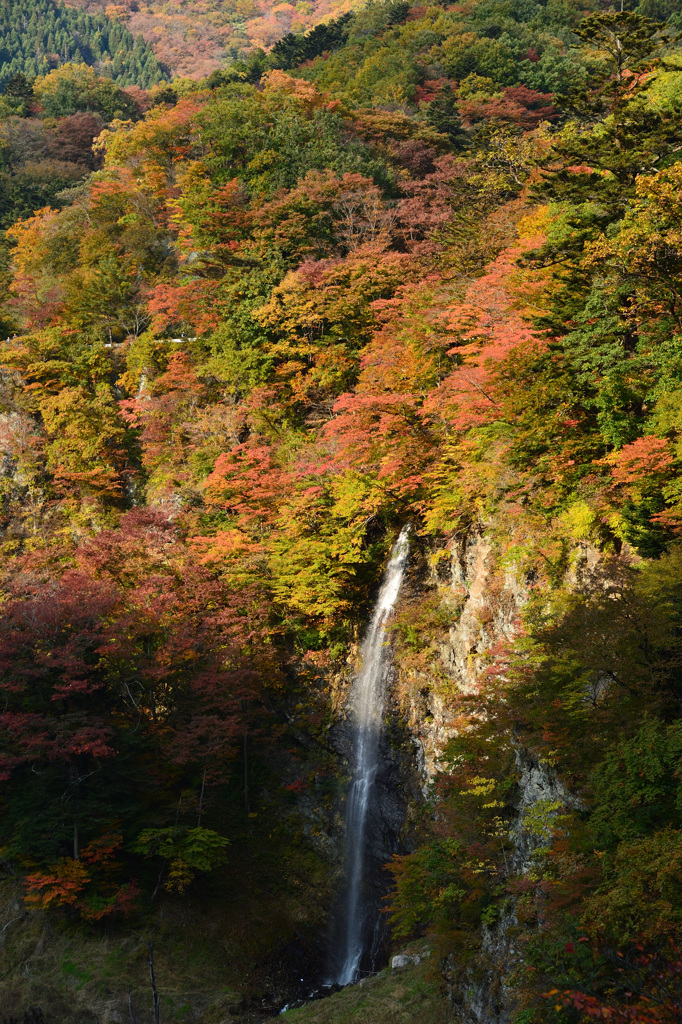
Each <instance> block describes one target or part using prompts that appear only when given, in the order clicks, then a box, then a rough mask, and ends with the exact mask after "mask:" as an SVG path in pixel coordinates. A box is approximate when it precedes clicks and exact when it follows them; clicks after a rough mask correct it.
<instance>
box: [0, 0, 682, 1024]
mask: <svg viewBox="0 0 682 1024" xmlns="http://www.w3.org/2000/svg"><path fill="white" fill-rule="evenodd" d="M662 13H663V14H664V15H666V14H668V15H670V19H671V20H670V23H669V24H668V25H667V26H666V25H662V24H658V23H655V22H652V21H650V20H649V19H648V18H647V17H646V16H645V14H644V13H636V12H628V11H623V12H621V11H613V12H609V11H606V12H604V11H596V12H594V13H592V14H588V15H587V16H583V15H584V11H583V10H582V8H580V10H578V8H576V7H575V6H574V5H571V4H556V5H555V4H548V5H547V6H546V7H545V6H543V5H538V4H531V3H527V4H526V3H523V4H512V5H510V4H508V3H506V2H505V3H500V4H498V3H491V4H486V5H471V6H467V7H464V6H462V7H459V6H458V7H457V8H456V9H455V8H441V7H438V8H428V9H424V8H421V7H407V6H406V5H397V4H395V3H388V4H377V5H373V6H372V7H370V8H368V9H367V10H365V11H359V12H357V13H356V14H355V15H354V17H353V19H352V20H349V21H347V22H344V23H343V25H342V30H343V33H344V35H345V38H344V39H343V40H341V42H340V43H339V45H340V46H341V45H342V48H341V49H340V50H339V53H338V55H335V54H332V55H331V56H330V55H328V54H327V55H325V54H324V53H322V54H320V55H318V56H317V57H316V58H315V59H313V60H312V61H310V60H306V61H305V62H304V65H303V66H301V67H300V68H299V69H297V70H293V69H292V68H291V67H290V73H289V74H286V73H284V72H283V71H282V70H277V69H274V70H273V68H272V65H271V64H270V65H268V62H267V60H266V58H265V57H264V56H263V55H259V54H256V55H255V57H252V58H251V59H250V60H247V61H245V62H244V63H243V64H242V65H241V66H237V67H233V68H230V69H225V70H223V71H221V72H218V73H214V74H212V75H211V76H210V77H209V78H208V79H207V80H205V81H201V82H197V83H193V82H187V81H185V82H181V83H178V84H177V85H176V87H174V88H172V89H167V90H163V91H159V92H158V93H157V94H155V95H154V96H153V97H151V100H152V101H153V106H152V107H151V108H150V109H148V110H147V111H146V112H145V113H144V116H142V114H141V113H138V115H137V119H135V118H125V119H121V118H114V119H113V120H109V124H108V127H106V128H105V130H104V131H103V132H102V134H101V135H100V137H99V143H98V146H99V150H98V152H101V153H102V154H103V156H102V159H103V164H102V166H100V167H97V168H93V169H92V173H91V174H90V175H89V176H88V178H87V180H84V181H82V182H81V183H80V184H78V185H77V186H76V187H73V188H72V189H70V190H68V191H63V192H62V193H60V195H58V196H56V197H55V202H54V205H53V206H51V207H49V208H44V209H40V210H37V211H36V212H35V213H34V214H33V215H28V216H25V217H24V218H23V219H22V220H21V221H19V222H18V223H16V224H14V225H12V226H11V227H9V229H8V240H9V242H10V244H11V245H12V252H11V259H10V261H9V264H8V268H7V275H6V292H5V296H4V305H3V317H4V318H5V320H6V322H7V326H8V332H9V331H10V330H11V333H12V335H13V336H10V338H9V339H8V340H7V341H6V342H5V343H3V345H2V347H1V349H0V365H1V368H2V369H1V372H2V376H1V383H2V392H1V397H2V409H1V413H0V415H1V418H0V425H1V430H2V433H1V434H0V437H1V439H2V448H3V461H2V463H1V472H2V476H1V477H0V481H1V483H2V491H1V495H2V517H3V518H2V522H1V529H2V550H3V555H4V558H3V561H2V564H1V574H2V575H1V577H0V583H1V585H2V599H3V609H2V610H3V615H2V618H1V619H0V687H1V688H2V693H3V704H2V711H1V712H0V724H1V725H2V732H0V758H1V760H0V769H1V777H0V800H1V801H2V814H1V815H0V837H1V840H2V843H3V849H4V851H5V852H4V857H5V861H4V863H5V864H6V871H7V873H8V875H9V879H8V896H7V903H6V905H7V922H3V924H2V927H4V924H5V923H9V922H14V921H15V916H16V918H17V921H16V923H17V929H16V932H12V930H11V927H13V925H12V926H11V927H10V928H9V929H8V934H9V936H11V937H12V938H11V946H9V945H8V947H7V949H8V950H9V953H8V957H9V960H10V961H11V962H10V963H9V965H8V971H7V973H6V975H5V976H6V978H7V979H8V981H7V984H8V986H12V987H11V990H10V988H8V992H9V991H12V992H16V993H18V995H17V997H16V1000H15V1006H13V1008H12V1011H11V1012H12V1013H21V1012H24V1010H27V1009H28V1007H29V1006H31V1005H36V1006H42V1009H43V1010H44V1011H45V1013H46V1014H47V1011H48V1008H49V1007H50V999H51V998H52V996H53V995H54V994H55V993H56V994H57V995H58V996H59V999H61V1005H63V1004H64V1001H65V997H64V992H66V993H67V995H68V997H69V998H71V999H72V1000H73V1002H74V1005H76V1006H78V1008H79V1012H82V1015H83V1017H84V1019H88V1018H87V1015H88V1014H89V1015H90V1017H92V1016H93V1014H95V1013H97V1014H99V1013H100V1012H101V1013H102V1014H103V1012H104V1011H103V1010H102V1006H103V999H104V996H103V995H102V993H103V992H104V993H105V995H106V998H107V999H109V1000H110V1001H111V1002H112V1006H113V1007H114V1010H115V1012H116V1013H117V1014H119V1016H120V1015H121V1014H122V1013H124V1012H125V1009H126V1007H125V996H126V993H125V990H124V988H123V985H124V984H125V983H126V981H127V980H128V978H129V979H130V985H131V997H132V998H133V999H134V1001H135V1004H136V1005H137V1000H138V999H143V998H145V997H144V990H143V988H142V985H143V971H144V970H145V965H144V962H143V960H142V959H141V956H142V954H143V953H144V950H145V948H148V947H146V946H145V943H146V942H147V941H148V940H149V936H150V933H152V932H153V934H154V936H155V942H157V954H158V958H159V964H160V974H159V977H160V978H161V983H160V984H162V985H163V988H164V991H165V992H166V993H167V994H168V995H169V999H168V1000H167V1002H166V1004H165V1006H164V1012H165V1014H166V1017H167V1019H168V1020H169V1021H172V1022H174V1021H175V1020H180V1019H182V1014H183V1013H185V1014H193V1015H194V1017H195V1019H196V1020H197V1021H202V1020H203V1021H205V1022H206V1024H212V1022H213V1021H214V1020H216V1019H217V1020H221V1019H227V1020H229V1019H230V1017H236V1018H237V1019H239V1017H241V1018H242V1020H245V1021H251V1020H254V1019H259V1016H260V1017H264V1016H266V1015H267V1014H274V1013H275V1012H277V1011H278V1010H279V1009H280V1008H281V1007H282V1006H283V1005H284V1004H285V1003H287V1002H289V1001H291V999H292V998H294V999H298V998H300V997H301V996H305V995H307V994H309V992H310V988H311V986H313V985H314V983H315V975H318V976H319V973H320V971H321V970H322V967H321V964H322V962H323V961H324V958H325V954H326V949H325V944H326V942H327V941H328V939H327V937H328V934H329V933H328V932H327V931H326V930H325V925H326V921H325V917H326V916H327V914H328V912H329V910H330V908H331V906H332V905H333V902H334V895H335V893H336V892H337V891H338V888H339V882H340V878H339V874H340V870H339V869H340V860H341V838H342V829H341V810H342V806H343V792H344V783H345V780H346V772H345V768H344V757H343V754H344V748H343V745H342V743H341V742H340V741H339V738H338V737H339V735H340V734H342V733H343V729H344V725H343V723H344V718H345V715H346V713H347V710H348V709H347V700H348V697H347V695H348V687H349V681H350V679H351V677H352V675H353V673H354V671H355V669H356V667H357V663H356V652H357V649H358V643H359V640H360V638H361V636H362V634H363V632H364V629H365V624H366V622H367V618H368V612H369V608H370V607H371V605H372V597H373V594H374V593H375V591H376V587H377V584H378V581H379V579H380V577H381V573H382V568H383V564H384V562H385V558H386V554H387V552H388V551H389V549H390V547H391V546H392V544H393V542H394V540H395V537H396V536H397V535H398V534H399V532H400V530H401V529H402V527H403V526H404V525H405V524H406V523H407V522H410V523H411V524H412V534H411V536H412V540H411V549H410V565H409V581H408V582H409V585H408V586H406V588H405V591H404V593H403V596H402V599H401V603H400V606H399V607H398V609H397V614H396V616H395V618H394V619H393V623H392V644H393V651H394V663H395V669H396V674H395V680H394V685H393V689H392V693H391V699H390V700H389V701H388V703H387V705H386V706H387V709H388V712H389V713H388V725H387V727H386V731H385V743H386V746H387V747H388V748H390V751H391V752H392V756H393V758H394V762H395V764H396V765H398V766H399V768H400V770H399V771H398V772H396V777H398V778H399V780H400V785H401V786H402V789H403V790H404V792H403V794H402V799H403V800H404V801H405V802H406V803H407V804H408V807H407V815H406V823H405V827H404V829H403V831H402V834H401V837H400V841H401V843H402V846H401V847H400V852H399V854H398V855H396V857H395V858H394V859H393V861H392V863H391V865H390V868H391V874H392V877H393V884H392V893H391V897H390V900H389V903H388V905H387V909H388V910H389V915H390V920H391V923H392V928H393V942H394V944H395V949H396V952H402V947H403V946H405V944H409V943H411V942H412V941H416V940H420V941H421V940H425V941H426V942H427V944H428V946H429V948H430V949H431V950H432V956H433V961H432V968H433V976H431V975H429V976H428V977H427V976H426V975H423V976H422V975H421V974H420V975H419V977H417V976H415V983H414V986H413V987H412V988H411V989H410V988H408V987H407V986H406V987H405V988H401V986H400V984H398V983H399V975H397V974H396V975H395V978H394V976H393V975H390V977H387V976H383V977H382V978H380V979H378V980H377V981H376V983H373V984H372V985H369V983H368V987H367V990H366V991H367V992H370V991H371V992H376V998H377V1002H378V1004H381V1002H382V1001H384V1009H385V1011H386V1013H385V1015H386V1017H387V1018H388V1019H390V1018H391V1015H393V1017H394V1019H395V1018H397V1019H400V1013H401V1009H400V1006H402V1005H403V1004H404V1005H405V1006H407V1007H409V1008H410V1012H413V1011H414V1012H417V1009H415V1008H416V1007H417V1005H418V1004H419V1002H420V1000H421V1001H423V1003H424V1004H425V1005H426V1007H427V1008H428V1011H429V1012H431V1011H432V1010H433V1013H434V1014H435V1015H436V1017H435V1019H436V1020H437V1019H438V1014H440V1011H441V1010H443V1011H444V1013H445V1014H446V1016H447V1014H451V1015H454V1017H455V1019H456V1020H458V1021H462V1022H479V1024H483V1022H485V1024H491V1022H500V1024H502V1022H507V1021H516V1022H518V1024H524V1022H525V1024H528V1022H531V1021H533V1022H536V1024H545V1022H546V1024H574V1022H575V1024H577V1022H581V1024H582V1022H584V1020H585V1019H586V1018H588V1019H589V1018H591V1017H593V1018H595V1019H605V1018H609V1019H612V1020H614V1021H617V1022H618V1024H672V1022H673V1021H676V1020H677V1019H679V1012H680V990H679V977H680V966H679V945H680V941H681V940H682V936H681V934H680V933H681V931H682V924H681V921H680V912H679V907H680V881H679V880H680V871H679V865H680V858H681V856H682V854H681V852H680V851H681V849H682V845H681V844H682V840H681V827H682V819H681V817H680V808H681V807H682V801H681V800H680V794H679V764H680V754H681V751H682V744H681V740H680V734H681V733H680V726H681V722H682V719H681V717H680V687H681V682H680V665H681V661H680V641H681V636H682V633H681V631H680V607H682V599H681V594H682V568H681V566H682V549H681V548H680V539H679V532H680V522H681V515H682V511H681V505H680V501H681V498H680V495H681V493H682V492H681V490H680V455H681V452H682V448H681V447H680V431H681V429H682V428H681V424H680V412H679V409H680V402H679V398H680V393H681V392H682V359H681V358H680V352H681V350H680V337H682V323H681V321H680V316H681V314H680V307H679V298H678V292H679V289H680V274H681V272H682V264H681V262H680V251H681V250H682V243H681V241H680V238H679V235H680V222H681V213H680V201H679V195H680V184H681V182H682V162H681V160H680V154H681V153H682V119H681V118H680V98H681V82H682V72H680V70H679V66H680V50H679V42H678V40H677V38H676V31H675V30H674V20H675V18H676V15H677V13H678V12H676V11H675V10H672V11H671V10H664V11H662ZM346 33H347V34H346ZM318 38H319V37H318ZM299 45H300V40H295V39H294V40H287V41H286V42H285V43H284V44H283V45H282V48H281V49H282V50H285V51H286V53H285V54H284V55H283V58H284V57H285V56H287V54H288V56H287V60H288V61H289V63H290V64H293V63H294V58H295V59H298V57H299V56H300V52H299V50H298V46H299ZM280 52H281V51H280ZM292 54H293V56H292ZM303 56H305V54H304V55H303ZM71 73H72V72H70V71H69V72H68V73H66V72H64V70H63V69H60V70H59V71H57V72H54V73H53V74H54V75H55V76H56V78H55V79H53V80H52V81H53V82H54V81H61V80H62V77H63V76H64V75H65V74H67V77H68V75H70V74H71ZM41 87H42V86H39V87H38V88H41ZM100 88H102V86H101V82H99V84H98V85H97V89H100ZM56 92H57V93H58V95H60V96H61V95H62V93H60V92H59V91H58V90H56ZM107 95H108V94H107ZM16 100H17V111H16V113H15V114H13V115H12V117H13V118H14V119H15V121H14V122H13V123H16V124H18V125H19V128H21V126H22V125H24V124H26V125H27V126H28V123H29V122H30V121H31V120H32V118H31V110H30V103H28V102H27V103H26V104H24V106H25V107H26V109H24V108H23V107H21V103H22V102H23V101H22V99H21V97H17V98H16ZM20 108H21V109H20ZM138 109H139V108H138ZM48 127H49V126H48ZM50 130H51V129H50ZM410 754H411V755H412V760H413V764H412V769H410V768H409V762H410ZM417 769H418V770H419V771H421V778H420V779H419V782H420V785H417V784H416V781H415V773H416V771H417ZM14 907H16V910H15V909H14ZM202 925H203V926H205V932H206V934H208V935H209V936H210V938H211V942H210V949H208V948H206V947H202V949H201V958H202V962H201V963H199V964H198V965H197V968H196V976H197V978H199V979H200V981H201V985H200V990H199V991H195V992H192V989H191V983H190V978H189V977H188V975H189V974H191V964H192V960H191V957H190V955H189V952H188V951H191V949H192V944H193V941H194V936H196V934H197V933H198V932H200V931H201V929H202ZM183 929H186V931H183ZM195 929H196V930H195ZM37 931H39V932H40V935H39V936H38V935H37ZM3 934H4V933H3ZM43 935H44V938H43V937H42V936H43ZM109 942H112V943H114V945H115V947H116V949H118V950H119V951H121V954H122V955H120V956H119V959H118V960H116V962H115V963H114V964H113V965H109V966H110V967H111V970H112V972H113V974H107V970H108V969H109V966H108V961H107V957H108V956H109V955H110V954H112V950H111V949H110V948H109V946H108V945H107V944H108V943H109ZM70 944H71V945H73V947H74V948H77V949H78V961H77V962H76V961H75V960H74V959H73V958H72V957H71V956H70V955H69V954H68V953H67V950H68V947H69V945H70ZM88 950H97V954H96V956H95V955H94V953H93V956H92V960H93V962H94V963H95V964H96V966H95V967H94V968H93V970H92V971H90V969H89V968H88V967H87V966H84V965H85V964H87V960H88ZM117 955H119V954H117ZM64 962H68V963H69V964H72V965H73V964H75V967H76V971H74V970H73V968H72V967H68V968H63V967H62V968H60V967H59V965H60V964H63V963H64ZM27 964H28V965H29V966H28V970H26V965H27ZM187 964H189V965H190V967H187ZM299 965H300V967H301V968H303V969H302V970H300V971H299V970H298V969H297V967H298V966H299ZM414 966H415V967H416V966H419V967H421V964H420V965H414ZM428 969H429V970H431V966H430V967H429V968H428ZM424 970H426V968H424ZM83 972H85V973H86V974H87V975H88V976H87V977H85V976H84V974H83ZM176 973H177V975H178V978H179V979H181V981H182V984H180V981H178V985H177V988H174V975H175V974H176ZM112 977H113V979H114V981H113V982H112ZM297 979H298V980H297ZM300 979H303V981H301V980H300ZM394 981H395V982H396V983H397V988H394ZM114 982H115V984H114ZM432 983H433V987H431V986H432ZM144 984H146V982H144ZM221 986H222V987H223V988H226V989H227V990H228V991H227V992H222V993H221V992H220V988H221ZM398 989H399V990H400V991H399V993H398ZM443 991H445V992H446V993H447V1002H444V1001H443V999H442V998H441V995H440V993H442V992H443ZM173 993H175V994H173ZM57 995H54V999H55V1003H54V1005H55V1006H56V1005H58V1004H57V1002H56V999H57ZM550 996H551V998H550ZM171 1000H174V1002H172V1001H171ZM228 1000H229V1002H228ZM114 1001H117V1002H114ZM396 1004H400V1005H396ZM328 1005H329V1007H330V1010H329V1012H330V1013H334V1014H336V1013H337V1012H338V1015H339V1019H341V1020H342V1019H343V1018H344V1015H345V1016H346V1017H348V1016H349V1015H350V1014H353V1013H355V1014H356V1016H357V1013H360V1014H365V1015H366V1014H367V1013H368V1012H371V1010H370V1011H368V1004H367V1003H365V1001H364V986H363V990H360V989H356V990H354V991H351V992H343V993H340V994H338V995H337V996H334V997H333V999H332V1000H330V1002H329V1004H328ZM369 1005H370V1006H371V1003H370V1004H369ZM183 1007H184V1009H183ZM652 1007H653V1009H652ZM114 1010H112V1015H113V1012H114ZM356 1011H357V1013H356ZM65 1012H66V1011H65ZM107 1012H108V1011H107ZM290 1012H292V1013H293V1014H294V1016H293V1017H292V1019H294V1020H295V1019H296V1016H298V1019H301V1020H306V1019H309V1020H310V1019H312V1020H314V1019H315V1014H318V1013H319V1012H324V1011H318V1007H316V1006H315V1005H313V1006H311V1007H305V1008H298V1009H295V1010H293V1011H290ZM382 1012H383V1011H382ZM54 1016H55V1018H56V1021H55V1024H63V1022H60V1021H59V1017H58V1015H57V1013H56V1012H55V1014H54ZM318 1019H319V1016H318ZM376 1019H379V1020H380V1019H381V1018H380V1016H377V1017H376ZM50 1024H51V1022H50Z"/></svg>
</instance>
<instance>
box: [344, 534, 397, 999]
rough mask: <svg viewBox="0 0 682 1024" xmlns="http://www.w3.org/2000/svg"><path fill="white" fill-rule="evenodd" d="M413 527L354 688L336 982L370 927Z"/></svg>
mask: <svg viewBox="0 0 682 1024" xmlns="http://www.w3.org/2000/svg"><path fill="white" fill-rule="evenodd" d="M409 532H410V528H409V526H406V527H404V528H403V530H402V532H401V534H400V536H399V537H398V539H397V541H396V542H395V544H394V546H393V550H392V551H391V557H390V560H389V562H388V565H387V566H386V571H385V573H384V578H383V580H382V583H381V589H380V591H379V596H378V598H377V602H376V605H375V608H374V613H373V615H372V621H371V622H370V626H369V629H368V631H367V635H366V637H365V639H364V642H363V644H362V648H361V663H360V664H361V667H360V671H359V673H358V674H357V676H356V677H355V679H354V681H353V685H352V687H351V711H352V726H353V781H352V783H351V786H350V790H349V793H348V799H347V804H346V885H347V892H346V903H345V907H344V934H343V935H342V937H341V949H340V950H339V951H338V954H337V955H338V962H339V963H340V964H341V967H340V970H339V973H338V976H337V979H336V980H337V982H338V984H339V985H350V984H351V983H352V982H354V981H355V980H356V979H357V976H358V973H359V970H360V964H361V961H362V957H363V954H364V953H365V952H366V947H367V943H368V935H367V933H368V926H371V923H372V922H371V921H370V920H369V916H370V913H369V912H370V907H369V906H368V905H367V901H366V900H365V899H364V893H363V889H364V882H365V860H366V849H365V847H366V843H367V836H366V832H367V818H368V814H369V813H370V812H371V807H372V790H373V787H374V781H375V778H376V774H377V769H378V767H379V740H380V736H381V728H382V720H383V714H384V704H385V702H386V683H387V678H388V673H389V670H390V667H391V650H390V645H389V644H388V643H387V641H386V622H387V620H388V618H389V616H390V614H391V612H392V611H393V607H394V605H395V603H396V600H397V598H398V594H399V592H400V585H401V583H402V580H403V575H404V573H405V568H406V566H407V556H408V552H409Z"/></svg>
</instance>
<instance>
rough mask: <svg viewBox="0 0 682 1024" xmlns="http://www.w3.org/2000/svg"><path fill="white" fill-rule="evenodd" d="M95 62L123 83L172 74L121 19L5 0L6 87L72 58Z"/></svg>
mask: <svg viewBox="0 0 682 1024" xmlns="http://www.w3.org/2000/svg"><path fill="white" fill-rule="evenodd" d="M74 61H75V62H78V63H81V62H82V63H84V64H87V65H89V66H91V67H95V68H96V70H97V71H99V72H100V73H104V74H106V75H108V76H109V77H111V78H113V80H114V81H115V82H117V83H118V84H119V85H138V86H141V87H142V88H145V89H148V88H150V87H151V86H153V85H157V84H158V83H159V82H162V81H164V80H165V79H166V78H167V77H168V76H167V72H166V71H165V70H164V69H163V68H162V67H161V66H160V64H159V62H158V60H157V59H156V57H155V56H154V53H153V51H152V48H151V47H150V46H149V44H148V43H146V42H145V41H144V39H143V38H142V36H140V35H138V36H137V39H135V38H134V37H133V36H132V35H131V34H130V32H129V31H128V29H127V28H126V27H125V26H124V25H122V24H121V23H120V22H119V21H112V20H111V19H110V18H107V17H105V16H103V15H99V14H95V15H91V14H85V13H84V12H82V11H76V10H74V9H73V8H71V7H67V6H66V5H65V4H63V3H55V2H53V0H22V2H21V3H20V4H19V3H15V2H12V0H2V3H0V89H3V88H4V86H5V85H6V83H7V82H8V81H10V79H12V78H13V77H14V76H15V75H19V74H23V75H26V76H27V77H29V78H34V77H36V76H38V75H46V74H48V73H49V72H50V71H51V70H52V69H53V68H56V67H59V66H60V65H62V64H67V63H70V62H74Z"/></svg>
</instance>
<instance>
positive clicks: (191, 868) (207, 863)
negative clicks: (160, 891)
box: [135, 826, 229, 893]
mask: <svg viewBox="0 0 682 1024" xmlns="http://www.w3.org/2000/svg"><path fill="white" fill-rule="evenodd" d="M228 846H229V840H228V839H226V838H225V837H224V836H221V835H218V833H217V832H214V831H213V829H210V828H201V827H197V828H190V829H184V828H179V827H178V826H173V827H169V828H148V829H145V830H144V832H141V833H140V835H139V836H138V839H137V842H136V844H135V849H136V851H137V852H138V853H142V854H144V856H145V857H162V858H163V860H164V861H166V863H167V865H168V875H167V878H166V882H165V888H166V889H167V890H168V891H169V892H178V893H182V892H184V891H185V889H186V888H187V886H188V885H190V884H191V883H192V881H193V880H194V877H195V875H196V873H197V872H198V871H200V872H202V873H208V872H210V871H215V869H216V868H217V867H219V866H220V865H221V864H224V863H225V860H226V857H227V853H226V850H227V847H228Z"/></svg>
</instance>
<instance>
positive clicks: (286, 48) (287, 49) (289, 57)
mask: <svg viewBox="0 0 682 1024" xmlns="http://www.w3.org/2000/svg"><path fill="white" fill-rule="evenodd" d="M397 6H398V7H404V8H405V13H407V11H408V10H409V4H402V5H401V4H398V5H397ZM352 20H353V15H352V14H350V13H349V14H344V15H342V16H341V17H340V18H337V19H336V20H335V21H330V22H327V24H325V25H317V26H316V27H315V28H314V29H312V30H311V31H310V32H306V34H305V35H304V36H296V35H294V34H293V33H292V32H290V33H289V34H288V35H286V36H284V38H283V39H280V40H279V42H278V43H275V45H274V46H273V48H272V50H271V51H270V53H269V54H268V57H267V64H268V65H269V66H270V67H272V68H281V69H282V70H287V69H288V68H295V67H298V65H299V64H302V63H303V61H305V60H313V59H314V58H315V57H319V56H320V54H322V53H326V52H328V51H331V50H338V49H339V47H340V46H342V45H343V43H344V41H345V39H346V36H347V35H348V29H349V26H350V23H351V21H352Z"/></svg>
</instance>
